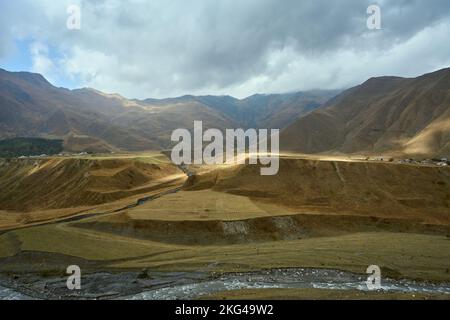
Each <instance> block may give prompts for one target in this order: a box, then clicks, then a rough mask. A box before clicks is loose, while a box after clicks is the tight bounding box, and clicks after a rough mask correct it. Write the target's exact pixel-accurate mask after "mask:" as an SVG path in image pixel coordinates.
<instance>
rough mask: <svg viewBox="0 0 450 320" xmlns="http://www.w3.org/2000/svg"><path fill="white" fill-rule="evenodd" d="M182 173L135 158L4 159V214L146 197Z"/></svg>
mask: <svg viewBox="0 0 450 320" xmlns="http://www.w3.org/2000/svg"><path fill="white" fill-rule="evenodd" d="M179 173H181V172H180V171H179V169H178V168H177V167H176V166H174V165H172V164H169V163H145V162H141V161H137V160H132V159H42V160H9V161H7V160H4V161H2V162H1V163H0V188H1V190H2V192H1V194H0V210H10V211H12V210H14V211H35V210H46V209H57V208H70V207H81V206H90V205H97V204H102V203H107V202H111V201H115V200H118V199H122V198H125V197H130V196H133V195H135V194H142V193H145V192H148V191H149V190H151V189H152V187H154V184H152V183H153V182H155V181H157V180H158V179H162V178H165V177H168V176H170V175H173V174H179Z"/></svg>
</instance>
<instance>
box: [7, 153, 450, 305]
mask: <svg viewBox="0 0 450 320" xmlns="http://www.w3.org/2000/svg"><path fill="white" fill-rule="evenodd" d="M157 159H159V160H158V166H151V167H147V166H141V165H140V164H136V163H135V162H129V161H130V160H129V159H127V160H123V159H122V160H121V161H125V162H120V163H111V162H100V163H97V164H91V163H87V164H86V163H84V162H83V163H76V164H74V163H70V165H71V166H72V165H76V166H81V168H85V169H83V170H86V171H85V172H84V174H86V172H87V176H89V177H91V178H90V179H92V180H89V181H88V182H87V183H86V186H87V188H89V190H88V191H89V193H86V194H89V195H91V194H92V192H93V191H95V192H97V193H98V192H100V193H101V194H104V193H105V192H107V193H111V192H113V193H114V194H116V195H117V194H118V193H117V190H118V189H117V188H121V190H122V191H121V194H123V195H124V196H123V197H120V198H113V201H106V202H104V203H100V202H99V203H97V202H98V201H100V200H102V199H105V198H104V197H103V196H101V197H100V196H98V195H97V194H96V196H95V197H94V198H92V199H93V200H92V201H94V202H93V203H94V204H88V205H87V206H86V207H83V208H81V209H80V208H77V210H79V211H77V213H76V214H75V215H74V213H73V212H70V211H71V210H75V209H73V208H66V209H63V210H62V209H55V208H50V209H49V208H40V209H39V210H44V211H46V210H52V212H58V214H56V215H51V216H48V217H47V216H45V215H42V214H39V213H38V212H39V210H35V211H33V210H31V211H29V212H26V213H20V212H16V211H12V210H10V209H8V210H5V211H4V212H2V213H1V214H0V215H1V219H0V220H1V221H2V224H1V226H3V231H2V233H0V273H1V277H0V286H5V287H8V286H9V287H11V286H12V287H14V286H15V289H17V290H19V291H22V292H23V293H24V294H27V293H28V294H29V295H30V296H32V297H36V294H41V295H42V297H47V298H58V297H59V296H62V297H69V298H76V297H72V296H71V294H72V293H70V292H66V293H64V292H65V291H64V290H63V289H61V287H64V285H65V279H66V278H65V277H66V275H65V270H66V267H67V266H68V265H72V264H76V265H79V266H80V267H81V269H82V271H83V274H85V275H86V277H87V279H94V280H92V281H93V282H89V283H91V284H90V285H88V288H87V289H86V290H87V291H86V295H85V296H84V297H85V298H86V297H93V296H89V294H91V293H92V292H91V293H89V292H88V291H89V290H91V291H92V290H93V292H94V293H92V294H93V295H94V296H95V295H97V297H103V298H111V297H124V296H126V295H131V296H134V295H136V297H137V298H139V291H142V292H146V291H149V290H150V291H151V290H152V288H153V289H155V288H159V289H161V288H165V287H173V286H174V285H175V284H176V285H187V284H191V285H192V284H195V283H197V284H201V283H204V282H205V281H216V280H217V279H219V280H223V281H222V282H224V283H227V282H226V281H225V280H227V281H228V279H230V277H231V275H232V274H233V273H236V272H238V273H243V275H242V277H243V278H242V277H241V276H239V277H241V278H239V279H240V281H243V282H244V284H243V285H242V286H241V287H238V288H237V289H239V290H236V288H234V289H233V287H232V286H229V287H227V288H225V289H226V290H225V289H224V288H223V290H221V287H220V286H216V283H217V282H211V283H212V285H214V286H216V287H214V288H215V289H214V290H213V291H208V290H206V293H205V294H203V295H202V294H201V292H202V291H201V290H200V291H199V292H198V293H199V294H198V295H196V296H195V297H192V296H189V298H200V297H203V298H205V297H206V298H215V299H216V298H217V299H226V298H249V299H252V298H262V299H266V298H267V299H270V298H279V299H282V298H299V299H302V298H313V299H315V298H319V299H321V298H341V299H352V298H355V299H372V298H375V299H376V298H381V299H415V298H417V299H422V298H423V299H426V298H430V299H442V298H443V299H448V298H450V285H449V284H450V270H449V269H450V239H449V237H450V212H449V204H450V198H449V194H448V186H449V185H450V171H449V169H448V168H431V167H417V166H409V165H403V164H388V163H386V164H384V163H383V164H378V163H373V164H372V163H366V162H357V161H355V162H353V161H352V162H345V161H340V162H337V161H334V160H327V161H324V160H312V159H300V158H293V157H292V156H290V157H286V158H283V159H282V161H281V163H280V174H279V175H278V176H274V177H261V176H259V175H258V174H257V173H258V172H259V168H257V167H255V168H252V167H250V166H230V167H223V168H194V167H193V168H191V170H192V173H193V174H192V175H191V176H190V177H189V178H188V177H186V176H185V175H184V174H183V173H182V172H180V171H179V170H178V169H177V168H170V165H169V164H166V163H164V162H163V164H161V161H160V158H159V157H157ZM144 160H146V161H143V160H142V159H140V160H137V161H141V162H142V161H143V162H149V161H150V159H148V158H147V159H145V157H144ZM97 161H101V160H97ZM104 161H110V160H104ZM150 162H151V163H152V164H155V161H154V160H151V161H150ZM15 165H17V164H15ZM62 165H64V163H59V162H58V163H52V164H51V166H53V167H55V168H58V170H60V168H61V167H59V166H62ZM48 166H49V165H46V166H43V168H44V167H45V168H47V169H48V168H49V167H48ZM116 168H118V169H116ZM134 168H137V169H134ZM47 169H46V170H47ZM24 170H33V169H29V168H28V167H27V168H25V169H24ZM34 170H35V169H34ZM42 170H44V169H42ZM99 170H101V171H99ZM153 170H156V172H162V171H164V173H163V174H160V173H158V174H155V172H154V171H153ZM27 172H28V171H27ZM58 172H59V171H58ZM124 172H125V173H126V175H125V174H124ZM130 172H131V173H130ZM27 174H29V173H26V174H24V177H26V175H27ZM48 174H49V176H52V177H53V176H54V174H55V173H53V172H48ZM130 174H131V178H130V179H131V180H130V184H129V185H122V184H119V182H118V181H123V179H124V177H128V176H129V175H130ZM133 175H135V176H136V177H137V176H139V178H133ZM106 176H107V177H108V178H107V179H106V178H105V177H106ZM92 177H93V178H92ZM95 177H101V178H100V180H98V179H95ZM14 179H15V180H16V181H18V182H16V183H18V184H19V185H20V183H22V182H20V179H21V178H20V177H19V178H18V177H15V178H14ZM24 179H25V178H24ZM105 179H106V182H107V183H113V184H115V188H116V189H115V190H105V189H103V190H102V191H99V189H98V188H99V187H101V186H103V185H102V183H103V181H105ZM133 179H134V180H133ZM136 179H140V180H139V181H140V183H139V184H136V183H135V182H133V181H136ZM24 181H25V182H26V180H24ZM56 181H57V180H56ZM25 182H23V183H24V185H27V186H28V184H26V183H25ZM0 183H1V182H0ZM20 186H23V185H20ZM94 187H95V188H94ZM68 188H69V189H70V188H71V187H70V186H68ZM27 190H28V189H27ZM130 190H133V191H130ZM85 191H86V190H82V192H85ZM135 191H136V192H135ZM74 192H75V191H74ZM32 194H33V192H32V191H31V189H30V191H29V195H30V196H31V195H32ZM62 194H64V192H63V190H61V193H59V194H58V195H59V196H61V195H62ZM106 199H109V198H108V197H107V198H106ZM65 201H68V202H70V201H69V200H65ZM6 203H7V204H8V205H10V206H12V205H13V203H12V202H11V201H8V202H6ZM29 203H30V205H34V203H36V202H33V201H32V199H30V200H29ZM0 208H2V207H0ZM23 214H26V215H28V216H29V217H31V218H28V220H24V219H17V218H11V215H13V216H14V215H16V217H17V216H22V215H23ZM34 217H36V218H34ZM8 219H9V220H8ZM40 219H41V220H40ZM7 221H13V223H11V222H9V223H8V222H7ZM369 265H378V266H380V267H381V271H382V279H390V280H386V281H392V284H393V285H392V287H390V289H389V288H386V290H385V291H380V292H368V291H367V290H361V287H358V285H359V286H360V285H361V283H364V279H365V277H366V276H367V275H366V274H365V272H366V269H367V267H368V266H369ZM298 268H310V270H317V272H319V274H320V273H321V272H322V271H323V270H331V271H330V272H337V275H336V278H335V280H333V281H337V282H339V281H340V280H339V279H341V280H342V279H345V277H344V278H342V277H340V276H339V272H344V273H343V275H347V274H351V275H349V277H350V278H351V279H353V280H351V281H350V280H349V283H354V284H355V286H349V287H348V288H345V290H344V289H342V288H340V287H339V286H336V287H335V288H333V289H326V288H322V287H321V288H320V289H319V288H313V287H289V286H287V287H283V286H280V283H283V281H281V280H280V279H279V278H277V277H278V276H279V274H278V273H277V272H278V271H277V270H298ZM264 270H272V271H270V272H275V273H276V275H275V276H274V277H275V278H274V279H278V280H277V281H274V283H276V284H277V285H278V287H277V286H273V287H270V288H268V289H263V288H258V287H252V286H250V287H248V285H247V282H248V281H247V280H246V279H247V277H248V276H250V277H252V274H251V273H252V272H260V273H263V272H264ZM305 270H307V269H305ZM248 272H250V273H249V274H247V273H248ZM280 272H281V271H280ZM289 272H290V271H289ZM104 273H107V274H112V275H118V276H117V277H119V278H118V279H121V280H122V281H123V283H122V288H123V290H124V291H125V292H122V293H120V292H117V291H118V290H119V289H118V287H114V288H112V287H110V286H109V285H108V281H107V280H106V279H107V278H108V277H106V276H105V278H103V276H102V274H104ZM89 275H90V276H89ZM272 276H273V275H272ZM90 277H91V278H90ZM121 277H122V278H121ZM227 277H228V278H227ZM232 277H236V275H233V276H232ZM102 279H103V280H104V282H103V283H102V281H103V280H102ZM224 279H225V280H224ZM232 279H233V280H236V279H235V278H232ZM242 279H244V280H242ZM400 279H407V280H400ZM115 280H117V279H115ZM152 281H153V282H152ZM230 281H231V280H230ZM261 281H262V280H261ZM286 281H287V280H286ZM289 281H290V282H291V283H294V282H296V281H294V280H292V279H290V280H289ZM289 281H288V282H289ZM399 281H400V282H399ZM401 281H410V282H411V283H416V284H417V283H418V284H419V287H421V285H423V286H422V287H421V288H422V289H420V290H415V291H414V290H413V291H409V290H410V289H405V288H406V287H401V284H402V283H403V282H401ZM219 282H220V281H219ZM231 282H232V283H234V282H233V281H231ZM250 282H251V281H250ZM158 283H159V285H158ZM311 283H313V281H312V280H311ZM411 283H409V282H408V284H407V288H410V287H414V285H413V284H411ZM394 284H395V285H394ZM403 284H404V283H403ZM246 286H247V287H246ZM399 286H400V287H399ZM39 288H41V290H40V291H39ZM46 288H47V289H46ZM51 288H53V291H52V290H50V289H51ZM55 288H59V289H55ZM102 288H103V289H104V292H103V291H102ZM392 288H394V289H392ZM395 288H397V289H395ZM402 288H403V289H402ZM55 290H56V291H55ZM37 292H41V293H37ZM50 292H56V293H55V295H52V294H51V293H50ZM102 292H103V293H102ZM163 293H164V292H163V291H158V294H163ZM174 294H175V293H174ZM81 297H83V293H81ZM140 297H141V298H148V297H153V298H155V297H156V298H158V297H160V298H161V297H162V298H164V297H165V298H167V296H164V295H160V296H158V295H156V296H152V295H148V296H145V295H144V296H140Z"/></svg>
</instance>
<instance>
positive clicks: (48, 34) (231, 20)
mask: <svg viewBox="0 0 450 320" xmlns="http://www.w3.org/2000/svg"><path fill="white" fill-rule="evenodd" d="M376 3H377V2H375V1H362V0H347V1H332V0H329V1H325V0H316V1H299V0H283V1H279V0H245V1H242V0H240V1H237V0H226V1H225V0H222V1H215V0H203V1H200V0H196V1H181V0H177V1H165V0H158V1H140V0H128V1H115V0H108V1H81V2H80V5H81V9H82V30H80V31H70V30H67V29H66V28H65V19H66V18H67V15H66V12H65V9H66V6H67V4H68V2H64V1H62V2H57V3H55V1H36V2H34V1H33V2H32V1H25V0H22V1H16V2H14V5H11V4H9V5H8V6H7V8H6V7H5V9H7V10H1V12H2V13H0V15H1V16H2V21H3V16H5V18H6V16H7V15H10V16H15V15H17V13H18V12H20V11H21V10H26V8H30V10H31V11H33V13H34V18H29V21H27V23H24V21H21V19H18V20H16V22H12V23H11V22H10V23H9V25H8V28H7V29H6V30H7V31H4V32H3V33H4V34H3V35H2V33H0V36H1V37H3V38H4V39H5V41H3V39H2V45H1V46H2V47H3V43H7V41H6V38H7V37H10V38H14V37H15V36H17V35H16V34H17V33H21V34H26V35H28V36H29V37H32V38H33V39H34V40H35V41H38V42H43V43H44V44H47V45H52V46H56V47H58V48H59V49H60V50H61V51H62V52H64V59H61V61H55V63H54V64H55V68H59V69H60V72H64V73H66V74H67V75H68V76H77V77H80V79H81V80H82V82H83V84H85V85H90V86H94V87H97V88H99V89H104V90H108V91H117V92H120V93H123V94H125V95H128V96H138V97H149V96H168V95H177V94H183V93H207V92H208V93H230V94H235V95H247V94H251V93H253V92H255V91H265V92H268V91H289V90H295V89H308V88H312V87H324V88H325V87H326V88H330V87H339V86H345V85H350V84H355V83H357V82H358V81H361V80H362V79H364V77H366V76H371V75H372V73H374V72H375V71H383V72H388V73H391V74H398V73H400V74H401V73H407V74H409V73H415V72H422V71H423V69H426V68H430V67H431V68H433V67H439V66H441V65H445V64H446V63H447V64H448V63H450V61H449V58H445V56H446V53H448V52H449V50H450V48H449V45H448V44H446V43H442V41H440V40H439V39H441V37H443V34H444V33H445V31H449V30H448V28H449V20H450V3H449V2H448V1H444V0H431V1H425V0H423V1H379V2H378V4H379V5H380V7H381V17H382V30H375V31H374V30H369V29H367V27H366V20H367V17H368V15H367V13H366V9H367V7H368V6H369V5H370V4H376ZM1 5H2V6H3V4H1ZM2 9H3V8H2ZM3 24H4V23H3ZM30 24H33V26H31V25H30ZM14 27H15V30H14ZM0 32H1V31H0ZM447 34H448V32H447ZM433 38H435V41H439V43H435V42H433ZM430 41H431V42H430ZM430 45H432V46H433V47H434V48H427V47H429V46H430ZM424 50H428V51H424ZM407 51H412V53H413V55H412V56H411V57H410V58H409V59H416V58H417V57H418V56H420V57H422V58H423V57H424V56H425V57H427V59H429V61H425V62H424V67H422V68H420V66H416V69H414V70H406V67H407V66H411V65H412V63H411V61H409V60H408V61H405V59H407V58H408V57H407ZM436 51H437V52H436ZM0 52H1V51H0ZM427 52H428V53H429V54H427ZM414 54H415V55H414ZM448 56H450V55H448ZM356 57H357V58H358V59H355V58H356ZM333 62H334V63H333ZM433 63H434V64H433ZM416 64H417V63H416ZM349 70H352V71H351V72H349Z"/></svg>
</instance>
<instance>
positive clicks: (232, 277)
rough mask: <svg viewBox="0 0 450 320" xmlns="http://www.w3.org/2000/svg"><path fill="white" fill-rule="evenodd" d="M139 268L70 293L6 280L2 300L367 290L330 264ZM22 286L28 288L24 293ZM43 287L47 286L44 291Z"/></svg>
mask: <svg viewBox="0 0 450 320" xmlns="http://www.w3.org/2000/svg"><path fill="white" fill-rule="evenodd" d="M138 275H139V274H138V273H132V272H126V273H114V274H112V273H97V274H90V275H86V276H84V277H83V279H82V290H81V291H79V292H75V293H73V292H69V291H68V290H67V288H66V287H65V281H64V279H62V278H54V279H32V281H30V282H29V284H28V285H25V284H22V285H21V286H16V287H15V289H12V288H11V287H12V286H11V285H10V286H8V285H5V284H4V283H1V282H0V299H7V300H16V299H48V298H50V299H61V298H62V299H64V298H69V299H128V300H178V299H196V298H198V297H200V296H203V295H210V294H214V293H217V292H222V291H228V290H239V289H261V288H299V289H304V288H318V289H336V290H363V291H367V290H368V288H367V285H366V276H365V275H360V274H355V273H350V272H344V271H338V270H329V269H310V268H290V269H271V270H263V271H256V272H245V273H226V274H223V275H221V276H218V277H215V278H212V277H211V275H210V274H207V273H194V272H182V273H181V272H179V273H175V272H172V273H161V272H159V273H150V274H149V277H148V278H147V279H140V278H139V276H138ZM381 286H382V288H381V290H382V291H386V292H406V293H411V294H415V293H428V294H448V295H449V299H450V283H431V282H419V281H413V280H393V279H382V280H381ZM20 288H26V289H27V290H26V292H28V293H30V292H32V294H28V295H27V294H25V293H22V292H21V291H23V290H21V289H20ZM42 288H45V289H44V290H43V289H42Z"/></svg>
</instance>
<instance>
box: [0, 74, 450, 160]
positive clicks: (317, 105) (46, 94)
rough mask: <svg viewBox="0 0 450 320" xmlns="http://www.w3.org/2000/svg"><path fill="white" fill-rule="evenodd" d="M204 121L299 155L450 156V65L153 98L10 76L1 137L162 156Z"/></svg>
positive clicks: (1, 91) (0, 109) (1, 86)
mask: <svg viewBox="0 0 450 320" xmlns="http://www.w3.org/2000/svg"><path fill="white" fill-rule="evenodd" d="M194 120H202V121H203V125H204V127H205V129H206V128H218V129H225V128H268V129H273V128H278V129H281V130H282V131H281V136H280V143H281V149H282V150H283V151H289V152H300V153H339V154H355V153H358V154H391V155H411V156H448V155H449V154H450V68H447V69H442V70H439V71H436V72H433V73H429V74H425V75H423V76H420V77H417V78H400V77H378V78H371V79H369V80H367V81H366V82H364V83H363V84H361V85H358V86H356V87H353V88H350V89H348V90H345V91H342V92H340V91H333V90H313V91H307V92H295V93H287V94H256V95H253V96H250V97H248V98H245V99H236V98H234V97H231V96H193V95H186V96H182V97H177V98H168V99H145V100H136V99H126V98H124V97H122V96H120V95H118V94H106V93H103V92H100V91H98V90H95V89H91V88H83V89H75V90H68V89H65V88H57V87H55V86H53V85H52V84H51V83H49V82H48V81H47V80H46V79H45V78H44V77H43V76H42V75H40V74H35V73H28V72H9V71H6V70H3V69H0V139H5V138H12V137H41V138H48V139H63V141H64V148H65V149H66V150H68V151H75V152H79V151H93V152H110V151H141V150H158V149H165V148H168V147H170V145H171V142H170V134H171V132H172V131H173V130H174V129H176V128H187V129H191V128H192V126H193V121H194Z"/></svg>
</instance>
